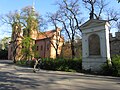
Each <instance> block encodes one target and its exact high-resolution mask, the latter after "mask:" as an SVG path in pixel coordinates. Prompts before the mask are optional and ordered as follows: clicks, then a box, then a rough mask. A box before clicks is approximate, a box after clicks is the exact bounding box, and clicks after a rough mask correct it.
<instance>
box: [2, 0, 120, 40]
mask: <svg viewBox="0 0 120 90" xmlns="http://www.w3.org/2000/svg"><path fill="white" fill-rule="evenodd" d="M56 1H57V0H1V1H0V15H4V14H7V13H9V12H10V11H13V12H14V11H15V10H20V9H22V8H24V7H25V6H30V5H34V7H35V9H36V10H37V11H38V12H39V13H40V14H41V15H42V16H45V14H46V13H47V12H55V11H56V8H57V7H56V6H55V5H54V3H55V2H56ZM58 1H59V0H58ZM106 1H108V2H109V3H110V4H109V7H112V8H114V9H117V10H120V3H119V4H118V3H117V1H116V0H106ZM33 2H34V4H33ZM83 11H84V10H83ZM114 29H115V28H113V30H114ZM9 36H11V28H10V27H9V26H8V25H1V23H0V39H2V38H3V37H9Z"/></svg>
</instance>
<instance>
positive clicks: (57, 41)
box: [46, 13, 64, 58]
mask: <svg viewBox="0 0 120 90" xmlns="http://www.w3.org/2000/svg"><path fill="white" fill-rule="evenodd" d="M47 17H48V22H50V23H51V24H52V25H53V26H54V28H55V30H56V38H55V44H54V43H53V42H52V41H50V43H51V44H52V46H53V47H54V49H55V51H56V58H58V57H59V54H58V49H59V47H60V43H61V42H63V39H64V38H63V37H62V36H61V31H62V30H60V33H59V34H58V32H57V29H58V26H57V24H58V21H57V20H56V18H57V17H58V15H57V14H51V13H48V14H47ZM46 37H47V35H46Z"/></svg>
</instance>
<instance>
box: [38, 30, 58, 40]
mask: <svg viewBox="0 0 120 90" xmlns="http://www.w3.org/2000/svg"><path fill="white" fill-rule="evenodd" d="M55 32H56V30H50V31H46V32H40V33H39V35H38V38H37V40H41V39H46V38H51V37H53V36H54V34H55Z"/></svg>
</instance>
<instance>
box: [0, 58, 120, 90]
mask: <svg viewBox="0 0 120 90" xmlns="http://www.w3.org/2000/svg"><path fill="white" fill-rule="evenodd" d="M0 90H120V77H109V76H97V75H87V74H82V73H71V72H60V71H44V70H41V71H38V72H37V73H33V69H32V68H29V67H19V66H15V65H14V64H13V63H12V61H10V60H0Z"/></svg>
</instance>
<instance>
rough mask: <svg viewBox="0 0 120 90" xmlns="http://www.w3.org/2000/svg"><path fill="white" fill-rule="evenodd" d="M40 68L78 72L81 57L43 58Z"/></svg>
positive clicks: (80, 67) (80, 65)
mask: <svg viewBox="0 0 120 90" xmlns="http://www.w3.org/2000/svg"><path fill="white" fill-rule="evenodd" d="M42 62H43V63H42V66H41V68H42V69H46V70H58V71H67V72H71V71H74V72H80V71H81V69H82V62H81V59H76V60H71V59H48V58H47V59H43V61H42Z"/></svg>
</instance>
